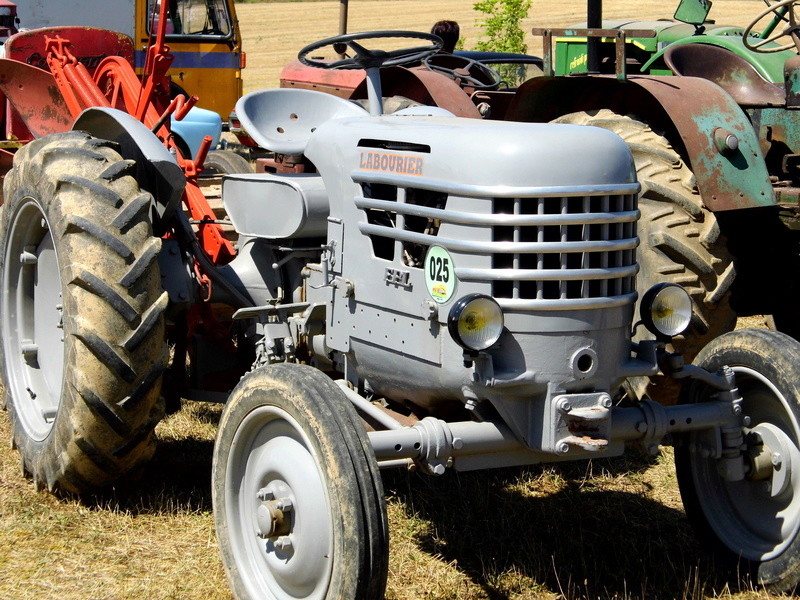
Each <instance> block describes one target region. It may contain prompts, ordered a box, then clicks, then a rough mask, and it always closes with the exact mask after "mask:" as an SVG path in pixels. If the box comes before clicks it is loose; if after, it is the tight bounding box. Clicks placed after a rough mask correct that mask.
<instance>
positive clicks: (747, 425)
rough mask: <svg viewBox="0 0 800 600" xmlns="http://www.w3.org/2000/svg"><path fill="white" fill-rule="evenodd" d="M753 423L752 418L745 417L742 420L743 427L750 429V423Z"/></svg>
mask: <svg viewBox="0 0 800 600" xmlns="http://www.w3.org/2000/svg"><path fill="white" fill-rule="evenodd" d="M752 422H753V419H751V418H750V417H744V418H743V419H742V425H744V426H745V427H750V423H752Z"/></svg>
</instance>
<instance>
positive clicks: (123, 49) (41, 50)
mask: <svg viewBox="0 0 800 600" xmlns="http://www.w3.org/2000/svg"><path fill="white" fill-rule="evenodd" d="M57 37H61V38H63V39H66V40H69V42H70V52H71V53H72V54H73V56H75V57H76V58H77V59H78V61H79V62H80V63H81V64H82V65H83V66H84V67H86V69H87V70H88V71H89V73H94V70H95V69H96V68H97V67H98V66H99V65H100V63H101V62H102V61H103V59H105V58H107V57H109V56H120V57H122V58H123V59H125V60H126V61H128V62H129V63H130V64H131V66H133V40H131V38H129V37H128V36H127V35H125V34H122V33H118V32H116V31H108V30H105V29H97V28H95V27H46V28H42V29H33V30H30V31H23V32H21V33H18V34H16V35H13V36H11V37H10V38H8V40H7V41H6V44H5V47H6V58H10V59H13V60H18V61H20V62H23V63H26V64H29V65H33V66H35V67H39V68H40V69H47V60H46V57H47V42H46V39H47V38H57Z"/></svg>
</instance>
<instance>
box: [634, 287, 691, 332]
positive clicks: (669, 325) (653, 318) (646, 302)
mask: <svg viewBox="0 0 800 600" xmlns="http://www.w3.org/2000/svg"><path fill="white" fill-rule="evenodd" d="M639 312H640V313H641V318H642V322H643V323H644V326H645V327H647V329H648V330H649V331H650V332H651V333H654V334H655V336H656V337H657V338H658V339H664V338H671V337H673V336H676V335H680V334H681V333H683V332H684V331H686V329H687V328H688V327H689V323H690V322H691V320H692V299H691V297H689V294H688V293H687V292H686V290H685V289H683V288H682V287H681V286H679V285H677V284H675V283H659V284H658V285H654V286H653V287H651V288H650V289H649V290H647V292H645V294H644V296H643V297H642V304H641V306H640V307H639Z"/></svg>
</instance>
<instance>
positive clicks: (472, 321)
mask: <svg viewBox="0 0 800 600" xmlns="http://www.w3.org/2000/svg"><path fill="white" fill-rule="evenodd" d="M503 327H504V322H503V311H502V309H501V308H500V305H499V304H497V302H496V301H495V300H494V299H493V298H491V297H490V296H484V295H483V294H469V295H468V296H464V297H463V298H461V299H459V300H458V301H457V302H456V303H455V304H454V305H453V308H451V309H450V315H449V316H448V317H447V329H448V330H449V331H450V335H451V336H453V339H454V340H455V341H456V342H457V343H458V345H459V346H461V347H462V348H464V349H466V350H486V349H487V348H489V347H490V346H493V345H494V344H495V342H497V340H499V339H500V335H501V334H502V333H503Z"/></svg>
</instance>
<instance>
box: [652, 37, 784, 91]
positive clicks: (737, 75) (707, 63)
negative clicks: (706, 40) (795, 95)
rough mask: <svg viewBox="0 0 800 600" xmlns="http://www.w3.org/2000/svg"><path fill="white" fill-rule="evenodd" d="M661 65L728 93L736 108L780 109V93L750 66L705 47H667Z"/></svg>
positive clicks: (722, 51) (721, 50)
mask: <svg viewBox="0 0 800 600" xmlns="http://www.w3.org/2000/svg"><path fill="white" fill-rule="evenodd" d="M664 62H666V63H667V66H668V67H669V68H670V69H671V70H672V72H673V73H675V74H676V75H683V76H688V77H701V78H703V79H707V80H708V81H712V82H714V83H716V84H717V85H718V86H720V87H721V88H722V89H723V90H725V91H726V92H728V94H730V95H731V97H732V98H733V99H734V100H735V101H736V103H737V104H739V105H740V106H783V104H784V102H785V96H784V91H783V89H782V88H781V87H780V86H777V85H775V84H774V83H772V82H770V81H767V80H766V79H764V78H763V77H762V76H761V74H760V73H759V72H758V71H757V70H756V68H755V67H754V66H753V65H752V63H750V62H748V61H747V60H746V59H744V58H742V57H741V56H739V55H738V54H734V53H733V52H731V51H730V50H728V49H726V48H720V47H719V46H712V45H709V44H680V45H675V44H673V45H671V46H669V47H668V48H667V50H666V52H664Z"/></svg>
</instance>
